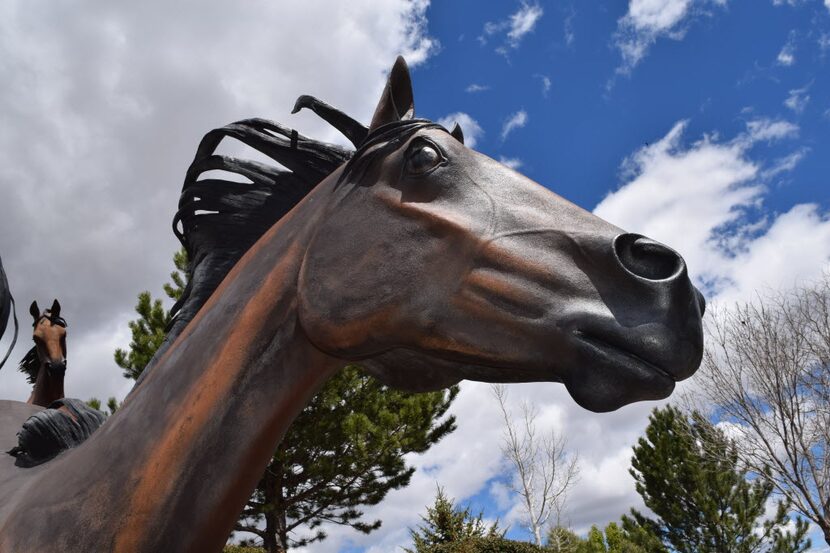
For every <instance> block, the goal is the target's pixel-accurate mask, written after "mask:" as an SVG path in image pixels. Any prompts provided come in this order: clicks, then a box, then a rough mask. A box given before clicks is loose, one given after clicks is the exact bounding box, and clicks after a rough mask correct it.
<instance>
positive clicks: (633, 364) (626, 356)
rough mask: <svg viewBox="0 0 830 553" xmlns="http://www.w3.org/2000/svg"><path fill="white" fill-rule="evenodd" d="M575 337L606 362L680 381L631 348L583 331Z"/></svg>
mask: <svg viewBox="0 0 830 553" xmlns="http://www.w3.org/2000/svg"><path fill="white" fill-rule="evenodd" d="M574 335H575V336H576V338H577V339H578V340H579V341H580V342H582V343H583V344H585V345H586V346H588V348H589V349H590V350H591V352H592V353H594V354H595V355H599V356H600V357H601V358H602V359H604V360H606V361H611V362H612V363H614V364H615V365H619V366H622V367H625V368H627V369H629V370H631V371H636V372H638V373H645V374H649V375H652V376H654V375H656V376H658V377H662V378H659V379H661V380H662V379H667V380H670V381H672V382H677V381H678V380H679V379H678V378H677V377H675V376H674V375H672V374H671V373H670V372H669V371H667V370H666V369H664V368H662V367H660V366H659V365H657V364H655V363H654V362H652V361H649V360H648V359H646V358H644V357H642V356H641V355H638V354H637V353H635V352H634V351H632V349H631V348H630V347H625V346H621V345H619V344H614V343H611V342H608V341H607V340H604V339H602V338H599V337H597V336H595V335H591V334H586V333H585V332H584V331H581V330H577V331H575V332H574Z"/></svg>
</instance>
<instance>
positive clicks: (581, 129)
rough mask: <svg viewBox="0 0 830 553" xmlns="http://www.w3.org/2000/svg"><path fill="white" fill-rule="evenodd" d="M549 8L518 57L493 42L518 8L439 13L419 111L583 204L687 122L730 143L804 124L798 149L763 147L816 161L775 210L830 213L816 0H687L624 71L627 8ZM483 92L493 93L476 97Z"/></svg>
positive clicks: (418, 78) (780, 190)
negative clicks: (466, 121)
mask: <svg viewBox="0 0 830 553" xmlns="http://www.w3.org/2000/svg"><path fill="white" fill-rule="evenodd" d="M698 4H702V5H698ZM539 7H540V8H541V9H542V11H543V15H541V17H539V19H538V20H537V23H536V25H535V27H534V28H533V29H532V31H529V32H528V33H527V34H526V35H524V36H523V37H522V38H521V40H520V41H519V43H518V45H517V46H516V47H512V46H510V44H509V40H508V39H507V37H506V36H505V33H504V32H501V33H497V34H494V35H492V36H487V35H486V33H485V32H484V27H485V25H486V24H487V23H488V22H498V21H503V20H505V18H506V16H508V15H510V14H511V13H516V11H515V9H513V10H509V9H508V8H509V4H507V3H481V2H464V1H458V2H442V3H436V4H433V5H431V6H430V8H429V10H428V11H427V16H428V18H429V31H430V33H431V34H432V35H434V36H435V37H436V38H437V39H438V40H439V41H440V43H441V49H440V51H439V52H438V54H436V55H435V56H433V57H431V58H430V59H429V60H427V61H426V62H425V63H424V64H423V65H422V66H420V67H418V69H417V70H416V72H415V82H416V89H417V92H416V100H417V106H418V109H419V112H420V113H421V114H427V115H429V116H432V117H438V116H442V115H443V114H445V113H447V112H455V111H461V112H465V113H468V114H469V115H470V116H472V117H473V118H474V119H475V120H476V121H477V122H478V123H479V125H481V127H482V128H483V129H484V131H485V132H484V134H483V136H482V137H481V138H479V140H478V141H477V145H476V148H477V149H479V150H481V151H483V152H485V153H488V154H490V155H491V156H493V157H499V156H504V157H508V158H514V157H517V158H519V159H521V160H522V163H523V164H522V172H524V173H525V174H527V175H528V176H530V177H532V178H534V179H535V180H537V181H538V182H540V183H543V184H545V185H547V186H550V187H551V188H553V189H554V190H556V191H558V192H561V193H562V194H563V195H565V196H566V197H568V198H570V199H572V200H573V201H575V202H576V203H578V204H580V205H584V206H593V205H596V204H597V203H598V202H599V201H600V200H601V199H602V198H603V197H604V196H605V195H606V194H607V193H608V191H609V189H613V188H614V187H615V186H616V185H618V184H619V169H620V163H621V160H622V159H624V158H625V157H626V156H628V155H629V154H630V153H631V152H633V151H634V150H636V149H638V148H640V147H641V146H642V145H643V144H644V143H646V142H655V141H657V140H659V139H660V138H661V137H663V136H664V135H665V134H666V133H667V132H668V130H669V129H670V128H671V127H672V125H673V124H674V123H675V122H676V121H678V120H681V119H688V120H689V125H688V128H687V130H686V135H687V136H688V137H690V138H691V139H693V140H694V139H696V138H698V137H700V136H702V135H704V134H713V133H717V134H718V135H720V136H722V137H724V138H731V137H734V136H735V135H736V134H738V133H740V132H742V131H743V130H744V129H745V124H746V122H747V121H748V120H751V119H753V118H756V117H767V118H771V119H783V120H786V121H789V122H793V123H796V124H797V125H798V126H799V127H800V132H799V138H798V140H797V141H792V142H786V143H782V144H774V145H772V146H770V147H766V148H764V150H765V151H764V152H763V156H764V157H765V158H770V159H772V158H775V157H777V156H785V155H787V154H790V153H792V152H793V151H796V150H798V149H799V148H808V149H809V153H808V154H807V155H805V156H804V158H803V159H802V160H801V162H800V163H799V164H798V165H797V166H796V167H795V168H794V169H793V170H792V171H789V172H788V173H787V175H786V177H784V178H782V179H780V182H776V183H774V187H773V189H772V190H771V191H770V194H769V195H768V196H767V197H766V201H765V203H766V204H767V207H768V209H771V210H783V209H787V208H788V207H789V206H791V205H792V204H794V203H799V202H805V201H806V202H819V203H821V204H822V205H824V206H825V207H826V206H827V202H828V200H830V188H828V187H827V183H826V175H827V174H828V173H830V156H828V155H826V152H827V145H828V143H829V142H830V114H828V113H827V110H828V109H830V43H828V41H830V10H828V9H827V8H825V7H824V6H823V5H821V3H820V2H801V3H798V5H797V6H788V5H781V6H775V5H773V3H772V2H760V1H759V2H729V3H727V4H726V5H724V6H719V5H717V3H715V2H710V3H691V7H690V8H689V13H688V15H686V17H684V18H683V19H681V20H680V21H678V22H677V24H676V25H675V26H674V27H672V28H671V29H670V33H671V34H677V35H681V36H675V37H670V36H668V35H669V33H666V34H664V35H659V36H657V37H656V39H655V42H654V43H653V44H652V45H651V46H650V47H649V49H648V52H647V53H646V54H645V56H644V57H643V59H642V60H641V61H640V62H639V63H638V64H637V65H636V66H635V67H633V68H631V69H630V70H629V71H628V74H626V73H621V72H620V71H621V70H622V69H624V68H625V67H624V66H623V61H622V56H621V53H620V50H619V49H618V48H617V47H616V45H615V42H616V41H617V40H618V39H619V37H618V35H619V32H620V31H619V29H618V27H619V21H620V19H621V18H623V17H624V16H625V15H626V13H627V6H626V5H625V4H624V3H622V2H590V3H587V2H581V3H576V2H571V3H568V2H555V3H546V4H539ZM481 38H485V39H486V43H484V44H483V43H482V41H481V40H480V39H481ZM822 41H824V42H822ZM822 45H823V46H822ZM788 48H789V49H791V50H792V54H791V56H792V58H793V61H792V62H791V63H790V64H789V65H786V64H783V63H781V62H780V61H779V54H780V53H781V52H782V51H784V50H786V49H788ZM500 49H502V52H504V53H500V52H499V50H500ZM505 50H506V51H505ZM544 78H547V79H550V81H549V82H550V89H549V90H547V91H546V92H545V90H544V88H543V86H544V85H543V79H544ZM473 84H478V85H482V86H484V87H487V89H486V90H482V91H480V92H467V91H466V90H467V89H468V87H469V86H470V85H473ZM798 90H803V92H802V93H801V96H802V97H809V100H808V101H806V103H805V105H804V107H803V108H802V109H801V110H793V109H791V108H788V107H787V106H786V105H785V102H786V100H787V99H788V98H789V97H790V96H791V94H798V93H797V92H793V91H798ZM520 110H523V111H524V112H526V113H527V123H526V125H525V126H524V127H523V128H521V129H517V130H516V131H515V132H512V133H510V135H509V136H508V138H507V139H506V140H503V139H502V138H501V129H502V126H503V124H504V122H505V120H506V119H508V118H509V117H510V116H511V115H512V114H514V113H516V112H518V111H520ZM823 152H824V155H822V153H823Z"/></svg>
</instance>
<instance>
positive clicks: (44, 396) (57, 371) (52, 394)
mask: <svg viewBox="0 0 830 553" xmlns="http://www.w3.org/2000/svg"><path fill="white" fill-rule="evenodd" d="M29 313H30V314H31V315H32V319H33V320H34V322H33V323H32V327H33V328H34V331H33V332H32V339H33V340H34V342H35V345H34V347H32V349H30V350H29V351H28V352H27V353H26V355H25V356H23V359H21V360H20V365H19V367H18V368H19V370H20V372H22V373H24V374H25V375H26V377H27V379H28V381H29V384H32V385H33V387H32V393H31V395H30V396H29V399H28V400H27V401H26V403H29V404H32V405H40V406H41V407H49V406H50V405H51V404H52V403H53V402H55V401H58V400H59V399H63V397H64V391H63V379H64V375H65V374H66V320H64V319H63V317H61V304H60V302H58V300H55V301H54V302H52V307H50V308H49V309H47V310H46V311H44V312H43V313H41V312H40V309H39V308H38V306H37V302H36V301H33V302H32V305H30V306H29Z"/></svg>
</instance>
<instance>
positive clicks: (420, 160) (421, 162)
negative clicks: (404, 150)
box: [406, 144, 444, 175]
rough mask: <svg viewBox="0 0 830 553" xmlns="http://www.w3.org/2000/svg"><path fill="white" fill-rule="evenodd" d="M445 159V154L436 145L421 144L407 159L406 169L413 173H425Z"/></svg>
mask: <svg viewBox="0 0 830 553" xmlns="http://www.w3.org/2000/svg"><path fill="white" fill-rule="evenodd" d="M443 161H444V156H442V155H441V152H439V151H438V150H437V149H436V148H435V147H434V146H432V145H430V144H421V145H419V146H418V148H417V149H416V150H415V151H414V152H412V154H411V155H410V156H409V158H408V159H407V160H406V170H407V172H408V173H410V174H412V175H423V174H424V173H427V172H428V171H430V170H431V169H433V168H434V167H437V166H438V165H440V164H441V162H443Z"/></svg>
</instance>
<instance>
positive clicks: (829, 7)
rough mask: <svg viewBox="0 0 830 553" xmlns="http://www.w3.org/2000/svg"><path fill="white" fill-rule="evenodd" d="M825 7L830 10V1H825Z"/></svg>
mask: <svg viewBox="0 0 830 553" xmlns="http://www.w3.org/2000/svg"><path fill="white" fill-rule="evenodd" d="M824 7H826V8H827V9H828V10H830V0H824Z"/></svg>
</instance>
